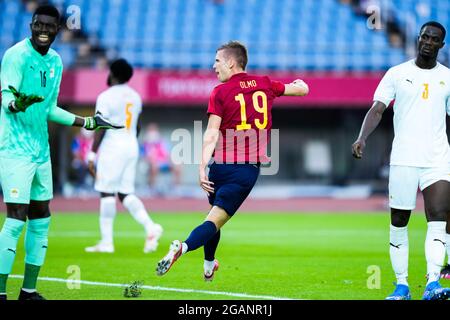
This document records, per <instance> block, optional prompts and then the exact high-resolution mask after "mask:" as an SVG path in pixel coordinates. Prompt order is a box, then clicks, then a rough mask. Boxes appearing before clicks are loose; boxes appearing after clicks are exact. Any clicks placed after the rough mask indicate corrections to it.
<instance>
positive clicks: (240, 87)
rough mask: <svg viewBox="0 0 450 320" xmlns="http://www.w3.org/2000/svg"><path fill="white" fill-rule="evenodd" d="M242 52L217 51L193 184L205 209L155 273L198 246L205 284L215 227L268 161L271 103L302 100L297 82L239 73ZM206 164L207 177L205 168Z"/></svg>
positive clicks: (212, 266) (303, 91)
mask: <svg viewBox="0 0 450 320" xmlns="http://www.w3.org/2000/svg"><path fill="white" fill-rule="evenodd" d="M246 65H247V49H246V47H245V46H244V45H242V44H241V43H239V42H237V41H232V42H229V43H227V44H225V45H222V46H221V47H219V48H218V49H217V53H216V59H215V63H214V66H213V68H214V71H215V72H216V74H217V78H218V79H219V81H220V82H222V84H219V85H218V86H216V87H215V88H214V90H213V91H212V93H211V96H210V99H209V105H208V111H207V113H208V116H209V120H208V127H207V130H206V132H205V134H204V137H203V148H202V160H201V163H200V167H199V183H200V186H201V187H202V189H203V190H204V191H205V192H206V193H207V194H208V198H209V203H210V204H211V206H212V207H211V210H210V211H209V214H208V216H207V217H206V220H205V221H204V223H203V224H201V225H199V226H198V227H197V228H195V229H194V230H193V231H192V232H191V234H190V235H189V237H188V238H187V239H186V241H184V242H181V241H179V240H174V241H173V242H172V244H171V245H170V249H169V252H168V253H167V255H166V256H165V257H164V258H163V259H161V260H160V261H159V262H158V265H157V268H156V272H157V275H163V274H165V273H166V272H167V271H169V269H170V267H171V266H172V265H173V263H174V262H175V261H176V260H177V259H178V258H179V257H180V256H181V255H182V254H184V253H186V252H188V251H193V250H195V249H197V248H199V247H201V246H204V252H205V261H204V279H205V280H206V281H211V280H212V278H213V276H214V272H215V271H216V270H217V269H218V267H219V264H218V262H217V260H215V259H214V255H215V251H216V249H217V245H218V243H219V239H220V228H221V227H222V226H223V225H224V224H225V223H226V222H227V221H228V220H230V218H231V217H232V216H233V215H234V213H235V212H236V211H237V210H238V208H239V207H240V205H241V204H242V203H243V202H244V200H245V199H246V198H247V196H248V195H249V193H250V191H251V190H252V188H253V186H254V185H255V183H256V180H257V178H258V176H259V171H260V164H261V163H267V162H269V158H268V157H267V142H268V140H269V136H270V130H271V128H272V104H273V101H274V99H275V98H276V97H279V96H282V95H284V96H305V95H307V94H308V92H309V88H308V86H307V85H306V83H305V82H303V81H302V80H300V79H297V80H295V81H294V82H292V83H289V84H283V83H282V82H279V81H272V80H270V79H269V77H267V76H254V75H249V74H247V73H246V72H245V67H246ZM212 159H213V161H212V163H211V164H210V165H209V168H210V170H209V176H208V175H207V174H206V168H207V167H208V164H209V163H210V161H211V160H212Z"/></svg>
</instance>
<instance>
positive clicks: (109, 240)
mask: <svg viewBox="0 0 450 320" xmlns="http://www.w3.org/2000/svg"><path fill="white" fill-rule="evenodd" d="M115 217H116V198H115V197H104V198H101V199H100V233H101V235H102V240H101V242H102V243H103V244H113V228H114V218H115Z"/></svg>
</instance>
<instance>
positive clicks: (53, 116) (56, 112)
mask: <svg viewBox="0 0 450 320" xmlns="http://www.w3.org/2000/svg"><path fill="white" fill-rule="evenodd" d="M57 69H58V70H60V71H59V72H58V74H57V78H56V81H55V87H54V90H53V95H52V98H51V100H50V102H49V104H50V111H49V113H48V117H47V119H48V120H49V121H52V122H55V123H59V124H62V125H64V126H72V125H73V124H74V122H75V115H74V114H73V113H70V112H69V111H66V110H64V109H62V108H60V107H58V96H59V89H60V86H61V79H62V70H63V66H62V61H61V58H59V60H58V66H57Z"/></svg>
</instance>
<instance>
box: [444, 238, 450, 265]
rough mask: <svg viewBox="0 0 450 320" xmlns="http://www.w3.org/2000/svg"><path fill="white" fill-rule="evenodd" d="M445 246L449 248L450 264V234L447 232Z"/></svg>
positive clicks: (448, 260)
mask: <svg viewBox="0 0 450 320" xmlns="http://www.w3.org/2000/svg"><path fill="white" fill-rule="evenodd" d="M445 247H446V248H447V264H450V234H449V233H446V234H445Z"/></svg>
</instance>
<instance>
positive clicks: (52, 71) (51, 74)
mask: <svg viewBox="0 0 450 320" xmlns="http://www.w3.org/2000/svg"><path fill="white" fill-rule="evenodd" d="M54 76H55V69H54V68H51V69H50V78H53V77H54Z"/></svg>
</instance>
